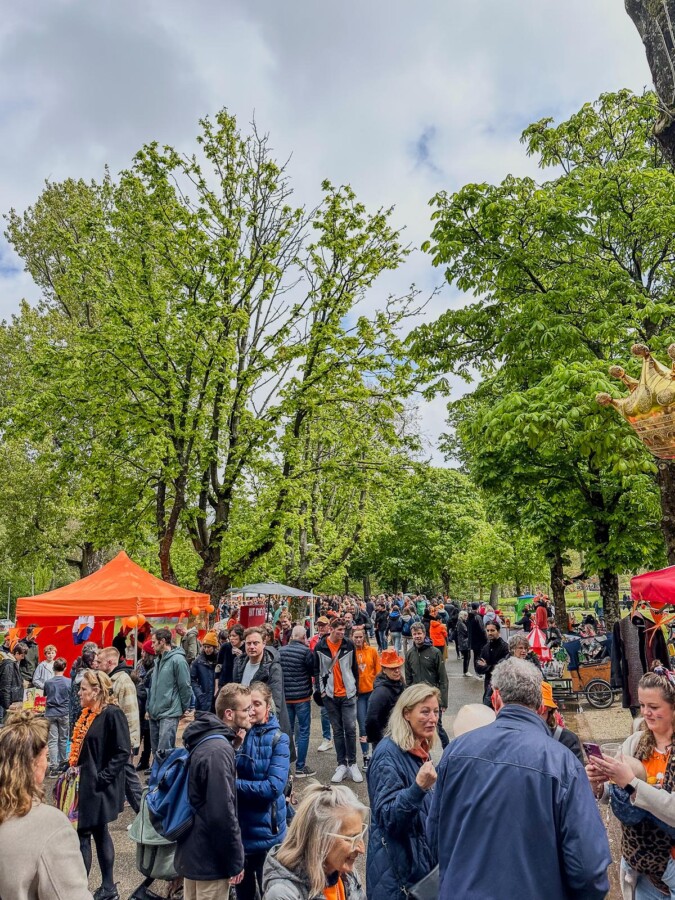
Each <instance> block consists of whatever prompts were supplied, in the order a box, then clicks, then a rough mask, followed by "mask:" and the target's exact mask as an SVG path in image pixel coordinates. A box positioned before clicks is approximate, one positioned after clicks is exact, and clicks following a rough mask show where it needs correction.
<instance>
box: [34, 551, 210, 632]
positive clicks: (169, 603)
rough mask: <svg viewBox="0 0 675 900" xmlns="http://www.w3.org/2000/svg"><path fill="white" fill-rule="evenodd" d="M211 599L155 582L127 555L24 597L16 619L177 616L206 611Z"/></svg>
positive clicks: (119, 555) (204, 595)
mask: <svg viewBox="0 0 675 900" xmlns="http://www.w3.org/2000/svg"><path fill="white" fill-rule="evenodd" d="M210 602H211V598H210V597H209V595H208V594H199V593H197V592H196V591H188V590H187V589H186V588H181V587H177V586H176V585H175V584H169V583H168V582H166V581H162V579H161V578H156V577H155V576H154V575H151V574H150V573H149V572H146V571H145V569H142V568H141V567H140V566H139V565H137V564H136V563H135V562H133V560H131V559H129V557H128V556H127V555H126V553H125V552H124V551H122V552H121V553H118V554H117V556H116V557H115V558H114V559H112V560H111V561H110V562H109V563H107V565H105V566H103V568H101V569H99V570H98V572H94V573H93V575H87V577H86V578H81V579H80V580H79V581H74V582H73V583H72V584H67V585H66V586H65V587H62V588H57V589H56V590H55V591H49V592H48V593H46V594H38V595H37V596H36V597H21V598H20V599H19V600H18V601H17V604H16V617H17V619H28V620H35V622H36V623H38V624H39V621H40V619H41V618H49V619H56V618H59V619H72V620H75V619H76V618H77V617H78V616H96V617H97V618H100V617H103V618H106V617H108V618H111V617H112V618H114V617H116V616H132V615H135V614H137V613H143V614H144V615H145V616H177V615H178V614H179V613H181V612H187V611H188V610H190V609H191V608H192V607H195V606H197V607H199V609H200V610H201V609H206V607H207V606H208V605H209V604H210Z"/></svg>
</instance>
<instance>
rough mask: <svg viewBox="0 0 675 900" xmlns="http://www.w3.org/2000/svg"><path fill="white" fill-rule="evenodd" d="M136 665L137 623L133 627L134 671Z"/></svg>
mask: <svg viewBox="0 0 675 900" xmlns="http://www.w3.org/2000/svg"><path fill="white" fill-rule="evenodd" d="M137 663H138V623H137V624H136V625H135V626H134V669H135V668H136V665H137Z"/></svg>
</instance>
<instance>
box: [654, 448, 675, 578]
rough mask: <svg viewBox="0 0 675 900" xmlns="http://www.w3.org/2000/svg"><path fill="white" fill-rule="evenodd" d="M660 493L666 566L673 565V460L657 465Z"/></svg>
mask: <svg viewBox="0 0 675 900" xmlns="http://www.w3.org/2000/svg"><path fill="white" fill-rule="evenodd" d="M657 466H658V476H657V481H658V484H659V491H660V493H661V531H662V533H663V540H664V541H665V542H666V552H667V554H668V565H669V566H673V565H675V460H666V459H660V460H659V461H658V463H657Z"/></svg>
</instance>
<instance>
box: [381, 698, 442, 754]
mask: <svg viewBox="0 0 675 900" xmlns="http://www.w3.org/2000/svg"><path fill="white" fill-rule="evenodd" d="M428 697H435V698H436V699H437V700H438V706H439V710H438V714H439V716H440V714H441V710H440V705H441V692H440V691H439V690H438V688H435V687H431V685H430V684H411V685H410V687H407V688H406V689H405V690H404V691H403V693H402V694H401V696H400V697H399V698H398V700H397V701H396V706H395V707H394V708H393V709H392V711H391V715H390V716H389V725H388V727H387V730H386V732H385V734H386V735H387V736H388V737H390V738H391V739H392V741H393V742H394V743H395V744H396V746H397V747H400V748H401V750H412V748H413V747H414V746H415V740H416V738H415V735H414V734H413V730H412V728H411V727H410V722H408V720H407V719H406V718H405V716H404V713H409V712H410V710H411V709H414V707H416V706H417V705H418V703H423V702H424V701H425V700H426V699H427V698H428ZM437 740H438V733H437V732H436V731H434V734H433V737H432V738H431V741H430V747H433V746H434V745H435V743H436V741H437Z"/></svg>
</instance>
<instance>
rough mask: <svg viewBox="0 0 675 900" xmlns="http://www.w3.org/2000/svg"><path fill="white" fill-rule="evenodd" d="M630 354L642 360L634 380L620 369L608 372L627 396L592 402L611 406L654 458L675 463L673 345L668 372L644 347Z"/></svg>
mask: <svg viewBox="0 0 675 900" xmlns="http://www.w3.org/2000/svg"><path fill="white" fill-rule="evenodd" d="M631 353H632V354H633V356H637V357H642V371H641V372H640V377H639V378H638V379H635V378H631V377H630V375H626V372H625V370H624V369H623V368H622V367H621V366H612V367H611V368H610V370H609V374H610V375H611V376H612V377H613V378H618V379H619V380H620V381H622V382H623V383H624V384H625V385H626V387H627V388H628V390H629V395H628V396H627V397H621V398H620V399H618V400H617V399H615V398H614V397H611V396H610V395H609V394H604V393H603V394H596V397H595V399H596V400H597V401H598V403H600V405H601V406H613V407H614V409H616V410H617V411H618V412H619V413H620V414H621V415H622V416H623V418H624V419H625V420H626V421H627V422H628V424H629V425H630V426H631V428H632V429H633V430H634V431H635V433H636V434H637V436H638V437H639V438H640V440H641V441H642V443H643V444H644V445H645V447H647V449H648V450H649V451H650V452H651V453H653V454H654V456H658V457H659V459H675V344H671V345H670V347H668V356H669V357H670V358H671V360H673V364H672V365H671V367H670V368H666V367H665V366H662V365H661V363H659V362H658V361H657V360H655V359H654V358H653V356H652V355H651V353H650V352H649V348H648V347H647V346H645V344H633V346H632V347H631Z"/></svg>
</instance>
